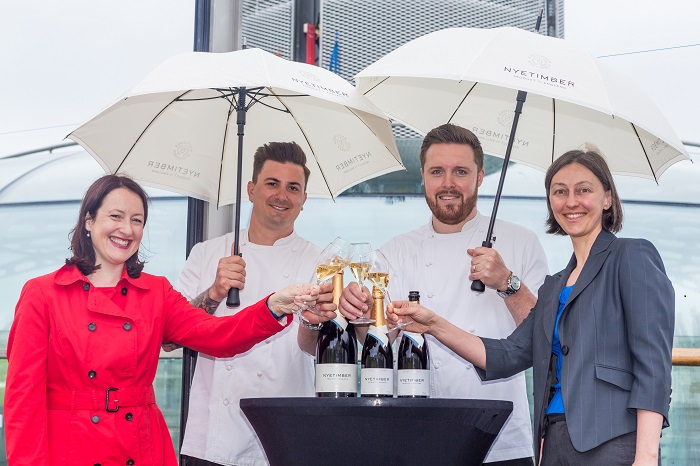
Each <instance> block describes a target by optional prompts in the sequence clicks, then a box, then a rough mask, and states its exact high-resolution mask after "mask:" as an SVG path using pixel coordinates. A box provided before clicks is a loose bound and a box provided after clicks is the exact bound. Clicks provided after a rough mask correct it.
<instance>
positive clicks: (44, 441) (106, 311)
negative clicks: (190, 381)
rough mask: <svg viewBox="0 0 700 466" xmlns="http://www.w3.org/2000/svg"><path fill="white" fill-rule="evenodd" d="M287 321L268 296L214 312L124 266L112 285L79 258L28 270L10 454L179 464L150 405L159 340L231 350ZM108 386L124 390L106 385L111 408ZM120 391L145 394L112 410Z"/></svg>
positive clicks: (64, 460)
mask: <svg viewBox="0 0 700 466" xmlns="http://www.w3.org/2000/svg"><path fill="white" fill-rule="evenodd" d="M200 311H201V310H200ZM291 320H292V319H291V316H290V317H288V318H287V325H289V324H290V323H291ZM283 328H284V326H282V325H280V323H279V322H278V321H276V320H275V318H274V317H273V316H272V315H271V314H270V312H269V310H268V308H267V306H266V304H265V299H263V300H262V301H260V302H259V303H257V304H255V305H253V306H250V307H249V308H246V309H244V310H242V311H241V312H239V313H237V314H235V315H233V316H230V317H222V318H219V317H214V316H210V315H208V314H206V313H205V312H204V311H201V312H197V311H194V310H193V309H192V307H191V306H190V305H189V304H188V302H187V300H186V299H185V298H184V297H182V295H181V294H180V293H178V292H177V291H175V290H173V288H172V286H171V285H170V283H169V282H168V281H167V280H166V279H165V278H163V277H156V276H153V275H148V274H145V273H142V274H141V276H140V277H139V278H136V279H134V278H130V277H129V276H128V275H127V274H126V271H124V272H123V274H122V278H121V280H120V281H119V283H118V284H117V286H116V288H114V289H108V290H105V289H96V288H95V287H93V286H92V284H91V283H90V282H89V280H88V279H87V277H85V276H84V275H83V274H82V273H80V271H79V270H78V269H77V268H76V267H74V266H64V267H62V268H61V269H59V270H57V271H56V272H53V273H51V274H48V275H45V276H43V277H38V278H35V279H32V280H30V281H28V282H27V283H26V284H25V286H24V288H23V289H22V293H21V295H20V298H19V302H18V303H17V307H16V309H15V318H14V321H13V323H12V328H11V329H10V335H9V340H8V344H7V357H8V360H9V366H8V372H7V386H6V389H5V426H6V427H5V436H6V448H7V459H8V463H9V464H11V465H13V466H19V465H33V466H36V465H45V466H59V465H61V466H63V465H80V466H86V465H97V464H99V465H101V466H107V465H129V464H133V465H137V466H163V465H165V466H171V465H172V466H175V465H177V461H176V459H175V452H174V450H173V446H172V441H171V439H170V434H169V432H168V429H167V427H166V424H165V420H164V419H163V415H162V414H161V412H160V410H159V409H158V407H157V406H156V405H155V404H149V402H150V403H153V401H154V398H152V397H153V395H152V384H153V379H154V377H155V374H156V367H157V365H158V356H159V354H160V345H161V342H163V341H172V342H176V343H179V344H181V345H183V346H186V347H189V348H192V349H194V350H196V351H200V352H203V353H206V354H210V355H212V356H216V357H230V356H233V355H235V354H238V353H241V352H244V351H247V350H248V349H250V348H251V347H252V346H253V345H255V344H256V343H258V342H260V341H262V340H264V339H265V338H267V337H269V336H271V335H273V334H275V333H277V332H279V331H280V330H282V329H283ZM241 383H244V382H243V381H242V382H241ZM108 388H117V389H119V390H117V391H110V392H109V395H110V406H109V408H110V409H111V410H112V411H111V412H110V411H107V410H106V409H105V402H106V397H107V389H108ZM74 391H75V392H74ZM120 391H121V394H120ZM120 396H121V397H122V399H123V400H124V399H129V398H134V399H137V400H140V401H137V402H135V403H130V404H131V406H121V407H120V408H119V410H118V411H116V412H114V411H113V410H114V409H116V408H117V406H118V404H119V403H118V402H114V400H118V399H119V398H120ZM149 398H151V399H150V400H149ZM91 400H92V401H91ZM132 401H133V400H132ZM122 402H123V403H126V402H125V401H122ZM86 403H87V405H86ZM139 404H140V405H139Z"/></svg>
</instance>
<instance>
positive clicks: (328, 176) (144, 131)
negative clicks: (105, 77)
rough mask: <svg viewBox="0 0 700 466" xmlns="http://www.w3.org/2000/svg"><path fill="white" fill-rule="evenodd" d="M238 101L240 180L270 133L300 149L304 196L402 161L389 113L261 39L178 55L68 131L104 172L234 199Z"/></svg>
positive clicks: (329, 193)
mask: <svg viewBox="0 0 700 466" xmlns="http://www.w3.org/2000/svg"><path fill="white" fill-rule="evenodd" d="M241 93H243V94H244V95H245V99H244V100H243V99H240V95H241ZM242 100H243V101H242ZM242 107H245V111H243V112H242V113H243V117H244V118H245V123H244V124H245V128H244V130H245V137H244V139H243V146H242V147H241V149H242V153H243V155H244V157H246V158H247V162H246V163H244V164H243V167H242V173H241V176H242V179H243V180H244V181H248V180H250V179H251V175H252V169H253V164H252V156H253V152H254V151H255V149H256V148H257V147H259V146H261V145H263V144H265V143H267V142H271V141H280V142H290V141H295V142H296V143H297V144H299V145H300V146H301V147H302V149H304V152H305V153H306V155H307V157H308V159H309V160H308V166H309V169H310V170H311V177H310V180H309V186H307V192H308V194H309V195H310V196H312V197H326V198H331V197H335V196H337V195H338V194H340V193H341V192H343V191H344V190H346V189H348V188H350V187H351V186H354V185H355V184H357V183H359V182H361V181H365V180H367V179H370V178H373V177H375V176H378V175H382V174H385V173H389V172H392V171H395V170H401V169H403V164H402V163H401V158H400V156H399V152H398V149H397V148H396V143H395V141H394V137H393V135H392V132H391V126H390V123H389V121H388V120H387V119H386V117H385V116H384V114H383V113H382V112H381V111H379V110H378V109H377V108H376V107H374V106H373V105H372V104H371V103H369V102H368V100H367V99H365V98H364V97H363V96H361V95H359V94H358V93H357V91H356V90H355V89H354V87H353V86H352V85H351V84H350V83H348V82H347V81H345V80H344V79H342V78H341V77H339V76H338V75H336V74H334V73H331V72H330V71H328V70H324V69H322V68H319V67H316V66H312V65H307V64H304V63H298V62H293V61H288V60H285V59H283V58H279V57H277V56H275V55H273V54H270V53H267V52H264V51H263V50H260V49H246V50H239V51H235V52H229V53H201V52H190V53H184V54H181V55H177V56H175V57H173V58H171V59H170V60H167V61H166V62H164V63H163V64H161V65H160V66H158V67H157V68H156V69H155V70H153V71H152V72H151V74H149V75H148V76H147V77H146V78H145V79H144V80H143V81H141V82H140V83H139V84H137V85H136V86H135V87H134V88H133V89H131V90H130V91H129V92H127V93H126V94H125V95H124V96H123V97H122V98H120V99H119V100H118V101H117V102H116V103H114V104H112V105H110V106H109V107H107V108H106V109H105V110H104V111H102V112H101V113H100V114H98V115H97V116H95V117H94V118H92V119H91V120H89V121H88V122H87V123H85V124H83V125H81V126H80V127H78V128H77V129H76V130H75V131H73V132H72V133H70V134H69V135H68V137H69V138H70V139H72V140H74V141H76V142H77V143H79V144H80V145H81V146H83V147H84V148H85V149H86V150H87V151H88V152H89V153H90V154H92V156H93V157H95V159H97V161H98V162H99V163H100V164H101V165H102V167H103V168H104V169H105V171H107V172H109V173H117V172H120V173H125V174H128V175H130V176H132V177H134V178H135V179H136V180H138V181H140V182H142V183H144V184H146V185H149V186H154V187H158V188H162V189H166V190H169V191H174V192H177V193H180V194H184V195H188V196H192V197H195V198H197V199H202V200H205V201H208V202H210V203H212V204H216V205H217V206H222V205H227V204H233V203H235V202H236V191H237V189H236V188H237V184H236V176H237V174H238V173H237V162H238V160H237V155H238V153H237V152H238V143H237V140H236V136H237V132H238V130H239V128H238V125H237V116H239V115H237V113H238V110H241V108H242ZM248 162H249V163H248Z"/></svg>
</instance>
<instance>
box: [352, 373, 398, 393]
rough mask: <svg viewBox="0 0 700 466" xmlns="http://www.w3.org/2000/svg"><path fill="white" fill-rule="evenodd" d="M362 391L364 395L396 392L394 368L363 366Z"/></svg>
mask: <svg viewBox="0 0 700 466" xmlns="http://www.w3.org/2000/svg"><path fill="white" fill-rule="evenodd" d="M361 372H362V382H361V384H360V391H361V394H362V395H389V396H392V395H393V394H394V370H393V369H377V368H363V369H362V371H361Z"/></svg>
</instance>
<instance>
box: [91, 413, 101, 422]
mask: <svg viewBox="0 0 700 466" xmlns="http://www.w3.org/2000/svg"><path fill="white" fill-rule="evenodd" d="M90 420H91V421H92V423H93V424H97V423H98V422H100V416H97V415H95V416H92V417H91V418H90Z"/></svg>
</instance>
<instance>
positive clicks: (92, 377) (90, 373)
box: [88, 371, 97, 379]
mask: <svg viewBox="0 0 700 466" xmlns="http://www.w3.org/2000/svg"><path fill="white" fill-rule="evenodd" d="M88 377H90V378H91V379H94V378H95V377H97V372H95V371H90V372H88Z"/></svg>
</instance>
